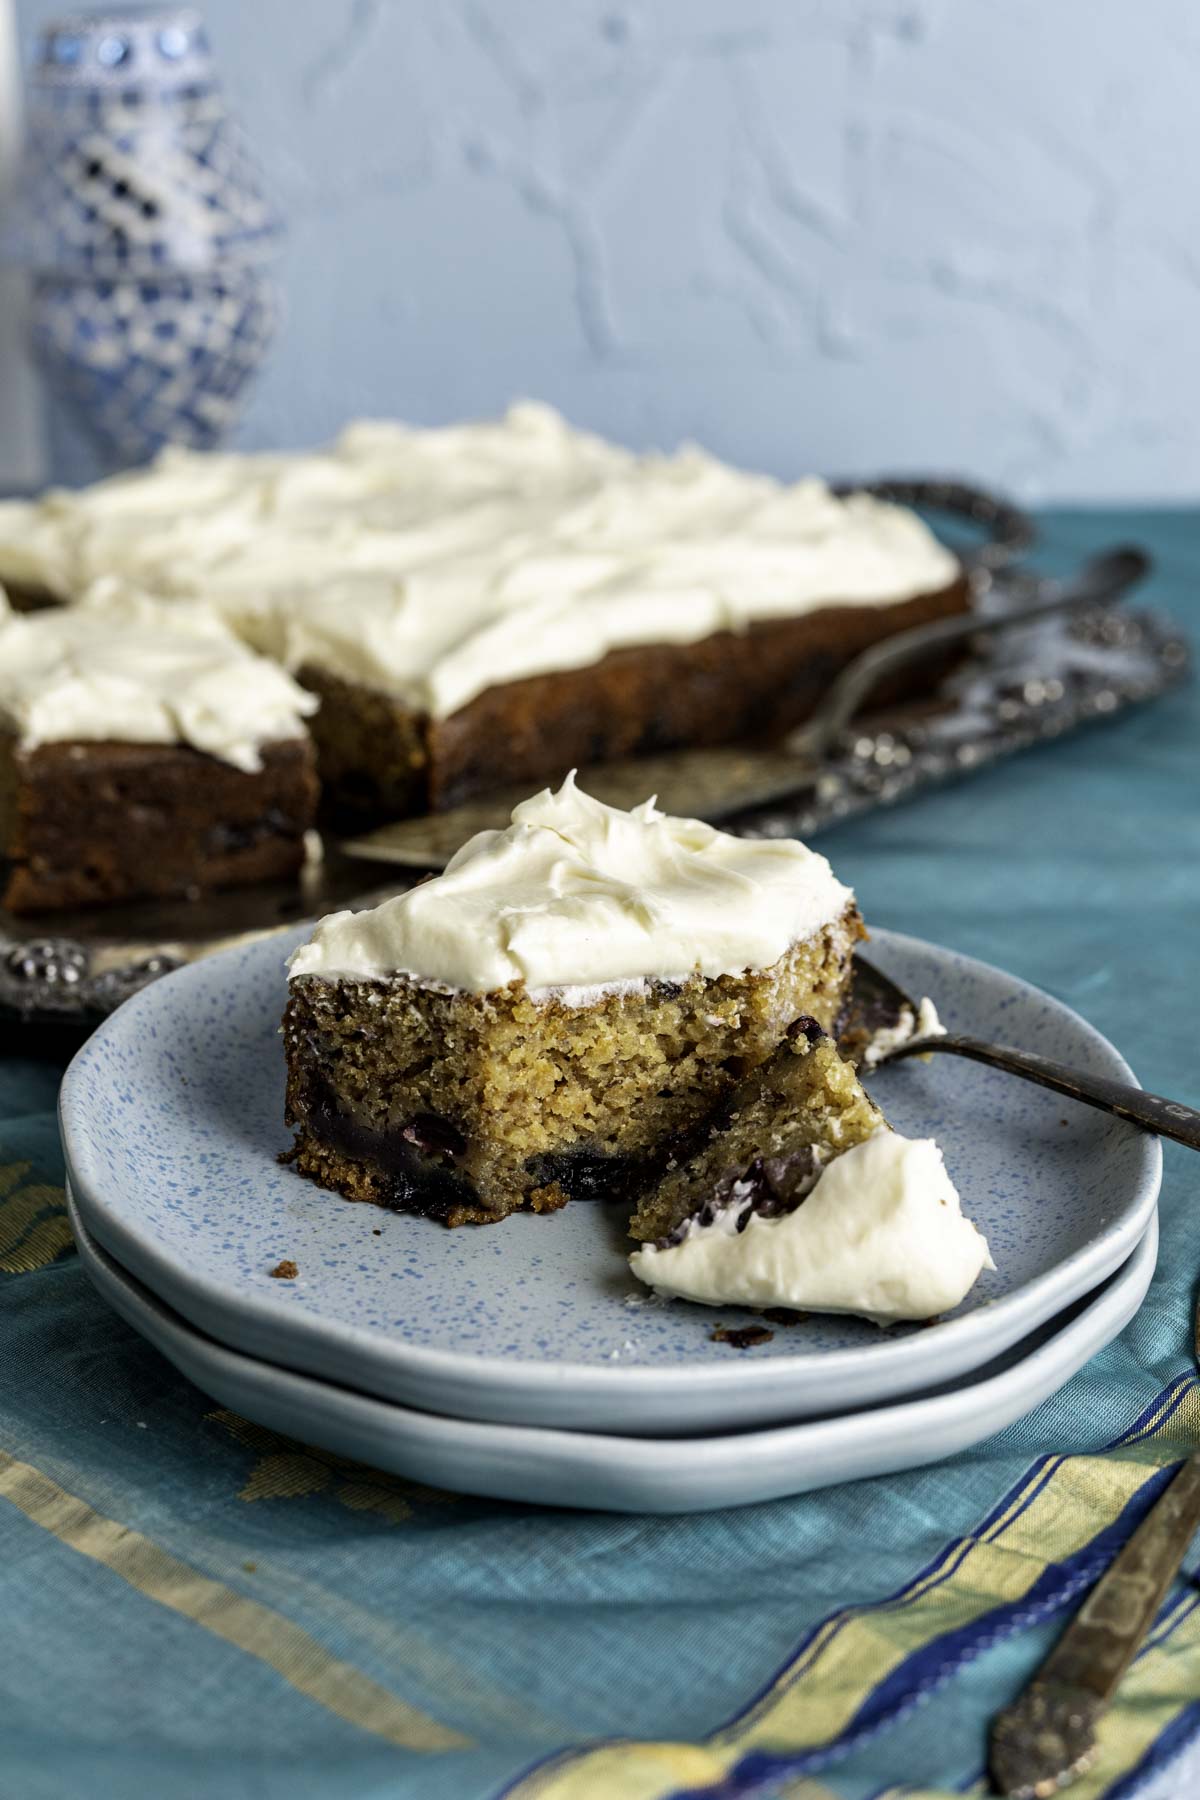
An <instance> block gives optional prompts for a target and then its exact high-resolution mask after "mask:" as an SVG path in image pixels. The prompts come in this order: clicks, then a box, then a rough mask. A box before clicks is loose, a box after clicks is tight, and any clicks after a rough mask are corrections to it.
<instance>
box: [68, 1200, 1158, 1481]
mask: <svg viewBox="0 0 1200 1800" xmlns="http://www.w3.org/2000/svg"><path fill="white" fill-rule="evenodd" d="M71 1223H72V1226H73V1227H74V1230H75V1237H76V1242H77V1243H78V1245H79V1255H80V1259H81V1261H82V1263H83V1266H84V1268H85V1269H86V1271H87V1273H88V1275H89V1277H90V1278H91V1280H92V1281H93V1283H94V1284H95V1286H96V1288H97V1289H98V1290H99V1292H100V1293H101V1294H102V1295H103V1296H104V1298H105V1299H106V1300H107V1301H108V1302H109V1304H110V1305H111V1306H112V1307H114V1308H115V1310H116V1311H117V1312H119V1313H120V1315H121V1317H122V1318H123V1319H124V1320H125V1322H126V1324H128V1325H132V1326H133V1329H134V1330H135V1331H139V1332H141V1334H142V1336H143V1337H145V1338H148V1339H149V1341H150V1342H151V1343H152V1344H154V1345H155V1346H156V1347H157V1348H158V1349H159V1350H161V1351H162V1353H163V1355H164V1356H165V1357H167V1358H168V1360H169V1361H170V1362H173V1363H174V1365H175V1367H176V1368H177V1369H179V1370H180V1371H181V1372H182V1373H183V1374H184V1375H186V1376H187V1377H188V1379H189V1380H190V1381H194V1382H195V1383H196V1386H197V1387H198V1388H202V1389H203V1391H204V1392H205V1393H206V1394H211V1395H212V1397H213V1398H214V1399H215V1400H219V1401H220V1402H221V1404H222V1406H228V1407H232V1409H233V1410H234V1411H235V1412H238V1413H241V1414H242V1415H243V1417H245V1418H248V1419H253V1420H255V1421H256V1423H257V1424H259V1425H267V1426H270V1427H271V1429H272V1430H274V1431H282V1432H285V1433H286V1434H287V1435H288V1436H289V1437H294V1438H300V1439H301V1440H302V1441H303V1442H304V1443H306V1444H319V1445H320V1446H321V1447H322V1449H325V1450H332V1451H333V1452H334V1453H335V1454H336V1455H338V1456H351V1457H354V1458H356V1460H357V1461H359V1462H366V1463H371V1464H373V1465H374V1466H375V1467H376V1468H379V1469H388V1470H390V1471H391V1473H392V1474H394V1475H407V1476H410V1477H415V1479H417V1480H418V1481H423V1482H426V1483H432V1484H433V1485H434V1486H435V1487H443V1488H451V1489H453V1490H455V1491H456V1492H459V1493H465V1494H489V1495H492V1496H493V1497H494V1498H496V1499H499V1500H527V1501H533V1502H535V1503H536V1504H539V1505H543V1506H582V1507H586V1508H588V1509H589V1510H591V1509H594V1508H596V1507H601V1508H604V1509H605V1510H607V1511H615V1512H662V1513H675V1512H702V1511H707V1510H708V1509H710V1508H712V1507H717V1506H744V1505H747V1504H748V1503H749V1502H751V1501H756V1500H775V1499H778V1498H779V1496H780V1495H781V1494H802V1493H807V1492H809V1491H810V1490H811V1489H813V1488H821V1487H829V1486H830V1485H831V1484H832V1483H833V1482H835V1481H857V1480H860V1479H861V1478H862V1477H863V1476H867V1475H888V1474H891V1473H892V1472H893V1471H894V1470H896V1469H913V1468H917V1467H919V1466H920V1465H921V1464H924V1463H931V1462H936V1461H937V1460H938V1459H939V1458H941V1457H943V1456H952V1455H954V1453H955V1452H956V1451H958V1450H965V1449H966V1448H967V1446H968V1445H970V1444H977V1443H979V1442H980V1441H981V1439H983V1438H985V1437H988V1436H990V1435H991V1433H992V1432H993V1431H999V1430H1001V1429H1002V1428H1003V1427H1004V1426H1005V1425H1011V1424H1012V1422H1013V1420H1014V1419H1018V1418H1020V1417H1021V1415H1022V1413H1026V1412H1028V1411H1029V1410H1030V1408H1031V1407H1034V1406H1036V1405H1037V1404H1038V1403H1039V1402H1040V1401H1042V1400H1044V1399H1046V1397H1047V1395H1049V1394H1052V1393H1054V1392H1055V1390H1056V1389H1058V1388H1060V1387H1061V1386H1062V1384H1063V1382H1064V1381H1067V1380H1068V1379H1069V1378H1070V1376H1072V1375H1073V1374H1074V1373H1075V1371H1076V1369H1079V1368H1082V1366H1083V1364H1084V1363H1085V1362H1086V1361H1087V1360H1088V1358H1089V1357H1090V1356H1095V1354H1096V1352H1097V1351H1098V1350H1101V1349H1103V1347H1104V1345H1105V1344H1107V1343H1110V1342H1111V1340H1112V1339H1113V1338H1114V1337H1116V1335H1117V1333H1118V1332H1119V1331H1120V1330H1121V1329H1122V1328H1123V1326H1125V1325H1126V1324H1127V1323H1128V1321H1129V1320H1130V1319H1131V1318H1132V1317H1133V1315H1134V1313H1135V1312H1136V1311H1137V1309H1138V1307H1139V1306H1140V1305H1141V1303H1142V1300H1143V1299H1144V1297H1145V1294H1146V1289H1147V1288H1148V1287H1149V1285H1150V1277H1151V1276H1152V1275H1153V1273H1154V1263H1155V1257H1156V1255H1157V1251H1158V1220H1157V1217H1155V1216H1153V1215H1152V1216H1151V1219H1150V1223H1149V1225H1148V1226H1147V1227H1146V1232H1145V1235H1144V1236H1143V1237H1142V1239H1141V1242H1140V1243H1139V1244H1138V1245H1137V1247H1136V1248H1135V1250H1134V1252H1133V1255H1132V1256H1131V1257H1130V1258H1129V1259H1128V1261H1127V1262H1125V1263H1123V1264H1122V1265H1121V1267H1120V1268H1119V1269H1118V1270H1117V1271H1116V1273H1115V1274H1113V1275H1110V1276H1109V1278H1108V1280H1107V1281H1104V1282H1102V1283H1101V1284H1100V1286H1099V1288H1097V1289H1096V1290H1095V1291H1094V1292H1093V1293H1090V1294H1088V1295H1086V1296H1085V1297H1084V1298H1083V1299H1082V1300H1077V1301H1076V1302H1075V1303H1074V1305H1072V1306H1069V1307H1068V1308H1067V1309H1066V1311H1065V1312H1063V1313H1061V1314H1059V1315H1058V1317H1056V1318H1055V1319H1053V1320H1051V1321H1050V1322H1049V1323H1048V1324H1045V1325H1041V1326H1039V1327H1038V1329H1037V1330H1036V1331H1035V1332H1033V1333H1032V1334H1031V1336H1029V1337H1028V1338H1023V1339H1022V1340H1021V1342H1020V1343H1019V1344H1018V1345H1015V1346H1013V1347H1011V1348H1010V1349H1009V1350H1007V1351H1006V1352H1005V1354H1004V1355H1003V1356H1001V1357H998V1358H997V1359H996V1360H994V1361H992V1362H989V1363H988V1364H987V1366H986V1367H985V1368H982V1369H980V1370H978V1371H976V1373H975V1374H973V1375H971V1376H969V1377H968V1378H967V1379H966V1380H964V1381H961V1382H958V1383H954V1384H950V1385H948V1386H943V1387H941V1388H940V1389H935V1390H933V1391H931V1392H928V1393H922V1394H919V1395H915V1396H912V1397H911V1398H905V1399H903V1400H901V1401H900V1402H899V1403H898V1404H897V1403H893V1404H891V1405H889V1406H881V1407H873V1408H871V1409H869V1410H868V1411H865V1412H853V1413H847V1414H845V1415H844V1416H842V1417H839V1418H833V1419H806V1420H804V1421H802V1422H801V1423H800V1424H795V1425H784V1426H782V1427H780V1426H774V1427H771V1428H770V1429H767V1430H752V1431H735V1432H729V1433H726V1434H724V1435H722V1436H717V1437H687V1438H659V1439H657V1440H653V1439H646V1438H644V1437H614V1436H611V1435H608V1434H601V1433H597V1432H590V1431H547V1430H545V1429H544V1428H534V1429H530V1428H529V1427H527V1426H517V1425H496V1424H485V1423H483V1422H482V1421H480V1420H478V1419H450V1418H443V1417H441V1416H440V1415H438V1414H436V1413H427V1412H416V1411H414V1410H413V1408H411V1407H407V1406H398V1405H397V1404H396V1403H395V1402H394V1401H387V1400H373V1399H371V1398H370V1396H369V1395H367V1394H360V1393H355V1392H354V1391H353V1390H352V1389H349V1388H343V1387H336V1386H334V1384H333V1383H332V1382H328V1381H317V1380H315V1379H314V1378H313V1377H312V1376H311V1375H298V1374H296V1373H295V1371H294V1370H291V1369H280V1368H276V1367H275V1365H274V1364H272V1363H268V1362H262V1361H260V1360H259V1359H258V1358H257V1357H252V1356H242V1355H241V1354H240V1353H239V1352H238V1351H236V1350H230V1349H228V1348H227V1347H226V1346H225V1345H224V1344H215V1343H214V1342H213V1340H212V1339H211V1338H207V1337H205V1336H204V1334H203V1333H202V1332H199V1331H196V1330H195V1329H194V1328H193V1327H192V1326H191V1325H189V1324H187V1322H186V1321H185V1320H183V1319H181V1318H180V1317H179V1314H178V1313H175V1312H172V1311H171V1310H170V1308H169V1307H166V1306H164V1305H163V1304H162V1302H161V1300H157V1299H155V1297H154V1295H152V1294H151V1293H149V1292H148V1290H147V1289H146V1288H144V1287H143V1286H142V1285H141V1283H140V1282H137V1281H135V1280H134V1279H133V1277H132V1276H131V1275H130V1274H129V1273H128V1272H127V1271H126V1270H125V1269H122V1268H121V1267H120V1266H119V1265H118V1264H117V1263H116V1262H115V1261H114V1260H113V1258H112V1257H110V1256H108V1255H107V1254H106V1253H105V1252H104V1251H103V1250H101V1249H100V1247H99V1245H98V1244H97V1243H96V1242H95V1240H94V1239H92V1238H90V1237H89V1235H88V1233H87V1231H86V1230H85V1228H84V1227H83V1226H82V1225H81V1223H80V1221H79V1217H78V1214H77V1213H76V1212H75V1211H74V1209H73V1208H72V1215H71Z"/></svg>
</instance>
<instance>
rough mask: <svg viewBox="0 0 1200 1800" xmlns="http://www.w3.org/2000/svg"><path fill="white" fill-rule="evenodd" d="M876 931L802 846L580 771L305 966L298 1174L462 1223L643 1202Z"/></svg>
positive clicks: (836, 1000)
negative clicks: (639, 797) (614, 796)
mask: <svg viewBox="0 0 1200 1800" xmlns="http://www.w3.org/2000/svg"><path fill="white" fill-rule="evenodd" d="M862 935H863V929H862V924H861V921H860V919H859V915H858V911H857V908H856V906H855V902H854V896H853V894H852V893H851V892H850V890H849V889H848V888H846V887H844V886H843V885H842V884H841V883H840V882H839V881H838V880H837V879H836V878H835V876H834V874H833V872H832V870H831V869H830V867H829V864H828V863H827V862H826V861H825V859H824V857H822V856H819V855H817V854H816V853H815V852H814V851H812V850H809V849H808V848H807V847H806V846H805V845H803V844H800V843H797V842H794V841H790V840H788V841H771V842H757V841H751V840H746V839H740V838H735V837H731V836H729V835H728V834H726V833H724V832H720V831H717V830H715V829H714V828H713V827H712V826H709V825H705V824H702V823H700V822H699V821H697V820H694V819H676V818H671V817H668V816H666V815H664V814H663V813H661V812H659V811H658V809H657V808H656V807H655V806H654V804H653V802H650V801H647V802H646V803H645V804H644V805H642V806H639V807H636V808H634V810H633V811H632V812H623V811H621V810H619V809H617V808H615V807H610V806H605V805H603V804H602V803H601V802H599V801H597V800H595V799H593V798H591V797H590V796H589V795H587V794H585V793H583V792H581V791H580V790H579V789H578V788H577V787H576V785H575V782H574V778H573V777H568V779H567V780H566V782H565V783H564V784H563V786H562V787H561V788H560V789H559V790H558V792H557V793H552V792H550V790H549V789H547V790H546V791H545V792H543V793H541V794H539V795H536V796H535V797H534V798H532V799H530V800H526V801H524V802H523V803H522V804H521V805H520V806H518V807H517V808H516V809H515V811H514V813H513V816H512V823H511V824H510V825H509V826H508V827H507V828H506V829H505V830H503V831H498V832H497V831H489V832H481V833H480V834H479V835H478V836H477V837H475V838H473V839H471V841H470V842H469V843H468V844H466V845H464V847H463V848H462V849H461V850H460V851H459V852H458V854H457V855H456V856H455V857H454V858H453V860H452V861H451V862H450V864H449V865H448V866H447V868H446V870H445V872H444V873H443V874H442V875H441V876H438V877H436V878H435V879H433V880H430V881H427V882H424V883H422V884H421V885H420V886H419V887H416V888H413V889H411V890H410V891H408V892H407V893H404V894H401V895H399V896H397V897H396V898H395V899H391V900H388V901H385V902H384V903H383V905H382V906H379V907H376V908H375V909H373V910H372V911H369V912H362V913H335V914H333V915H331V916H330V917H329V918H327V919H325V920H323V921H322V922H321V923H320V924H319V925H318V926H317V928H316V930H315V932H314V934H313V936H312V938H311V940H310V941H309V942H308V943H307V944H305V945H303V946H302V947H301V948H300V949H299V950H298V951H296V953H295V954H294V956H293V958H292V961H291V966H290V981H289V999H288V1004H287V1010H286V1012H285V1015H284V1026H283V1030H284V1043H285V1048H286V1054H287V1065H288V1084H287V1120H288V1123H289V1124H290V1125H292V1126H294V1127H295V1129H296V1139H295V1144H294V1147H293V1149H292V1151H291V1152H290V1156H291V1160H292V1161H293V1162H294V1164H295V1167H296V1168H297V1169H298V1170H299V1172H300V1173H301V1174H303V1175H306V1176H308V1177H310V1178H311V1179H313V1180H314V1181H316V1182H318V1183H319V1184H320V1185H321V1186H323V1187H327V1188H332V1189H334V1190H336V1191H337V1192H339V1193H341V1194H343V1195H345V1196H346V1197H347V1198H349V1199H355V1200H369V1201H373V1202H375V1203H376V1204H378V1205H382V1206H386V1207H390V1208H393V1209H396V1210H403V1211H412V1212H418V1213H424V1214H428V1215H430V1216H432V1217H434V1218H438V1219H441V1220H444V1221H445V1223H447V1224H448V1225H458V1224H462V1223H465V1222H478V1223H483V1222H487V1221H490V1220H495V1219H500V1218H503V1217H504V1216H505V1215H506V1214H508V1213H511V1212H513V1211H515V1210H517V1209H518V1208H521V1207H530V1208H532V1209H533V1210H535V1211H546V1210H550V1209H553V1208H556V1207H559V1206H562V1205H563V1204H564V1203H565V1202H566V1201H567V1200H569V1199H571V1198H577V1199H586V1198H592V1197H596V1198H599V1197H604V1198H610V1197H623V1196H624V1197H628V1198H629V1199H631V1200H632V1199H633V1197H634V1196H635V1195H636V1194H637V1193H638V1192H640V1191H642V1190H644V1189H645V1188H646V1186H647V1184H648V1183H649V1182H650V1181H651V1180H652V1179H653V1177H654V1176H655V1175H656V1174H657V1172H659V1171H660V1170H661V1169H662V1168H663V1166H664V1164H665V1163H666V1161H667V1159H668V1157H669V1154H670V1151H671V1148H672V1146H674V1145H677V1144H678V1143H679V1141H680V1138H681V1134H684V1133H686V1132H688V1131H689V1130H691V1129H693V1128H694V1127H696V1126H697V1125H698V1123H699V1122H700V1121H702V1120H703V1119H705V1118H706V1117H707V1116H708V1114H709V1113H710V1111H711V1109H712V1108H713V1106H714V1105H715V1104H716V1103H717V1102H718V1101H719V1100H720V1099H721V1098H722V1097H723V1096H725V1095H726V1094H728V1093H731V1092H732V1091H733V1090H735V1089H736V1088H737V1084H738V1083H739V1082H740V1081H742V1080H743V1079H744V1078H745V1077H746V1076H747V1075H748V1074H749V1072H750V1071H751V1070H753V1069H754V1068H756V1067H757V1066H758V1065H759V1064H761V1063H763V1062H765V1061H766V1059H767V1058H768V1057H769V1056H771V1054H772V1053H773V1052H774V1051H775V1049H776V1048H777V1046H778V1045H779V1044H780V1043H781V1041H782V1040H783V1039H784V1037H785V1035H786V1034H787V1033H788V1030H789V1028H790V1027H791V1026H792V1025H793V1024H794V1023H795V1022H796V1021H797V1020H800V1019H804V1020H806V1021H809V1022H810V1023H809V1026H808V1028H809V1029H813V1030H816V1031H824V1030H827V1029H829V1028H830V1027H831V1026H832V1023H833V1020H834V1018H835V1017H836V1015H837V1013H838V1011H839V1009H840V1007H841V1005H842V1002H843V999H844V997H845V994H846V990H847V986H848V982H849V977H850V969H851V958H852V953H853V948H854V944H855V942H856V940H857V939H858V938H859V937H861V936H862ZM802 1035H803V1034H802ZM805 1043H806V1044H807V1040H805ZM847 1073H849V1072H848V1071H847ZM851 1079H852V1077H851ZM867 1104H868V1105H869V1103H867ZM647 1216H648V1215H647Z"/></svg>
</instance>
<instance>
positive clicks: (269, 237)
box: [8, 7, 280, 463]
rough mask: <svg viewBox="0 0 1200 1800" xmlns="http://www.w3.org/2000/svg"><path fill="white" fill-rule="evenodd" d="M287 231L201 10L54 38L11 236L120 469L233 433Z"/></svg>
mask: <svg viewBox="0 0 1200 1800" xmlns="http://www.w3.org/2000/svg"><path fill="white" fill-rule="evenodd" d="M279 231H280V226H279V220H278V218H277V216H276V215H275V213H274V212H273V211H272V210H271V208H270V207H269V205H268V203H267V201H266V199H265V197H264V194H263V189H262V184H261V181H260V179H259V175H258V171H257V169H256V167H255V165H254V162H253V160H252V159H251V157H250V155H249V154H248V152H247V149H246V146H245V143H244V141H243V138H242V135H241V132H240V130H239V128H238V126H237V125H236V123H235V122H234V120H233V119H232V118H231V116H230V114H229V111H228V109H227V107H226V105H225V101H224V99H223V97H222V94H221V90H220V86H219V84H218V82H217V78H216V75H215V72H214V70H213V65H212V59H211V56H210V54H209V49H208V44H207V40H206V38H205V33H204V27H203V24H202V22H201V20H200V18H199V16H198V14H196V13H195V12H193V11H191V10H190V9H182V8H176V7H172V8H167V9H154V10H149V11H146V10H129V11H120V12H107V13H97V14H81V15H79V16H76V17H72V18H68V19H64V20H62V21H60V22H59V23H58V24H54V25H51V26H49V27H48V28H47V29H46V30H45V31H44V32H43V34H42V38H41V41H40V45H39V52H38V57H37V61H36V63H35V65H34V68H33V70H32V73H31V76H30V91H29V132H28V147H27V152H26V158H25V163H24V168H23V173H22V179H21V185H20V190H19V196H18V203H17V208H16V213H15V218H14V224H13V228H12V230H11V231H10V233H9V237H8V242H9V247H10V253H14V252H15V254H16V256H17V257H18V258H19V260H20V261H21V262H22V263H24V264H25V265H26V266H27V267H28V268H29V269H30V271H31V273H32V283H33V317H32V329H33V341H34V347H35V351H36V354H37V356H38V359H39V362H40V364H41V367H42V369H43V371H44V373H45V375H46V378H47V380H48V382H49V383H50V385H51V387H52V388H53V390H54V392H55V393H56V395H58V396H61V397H62V398H63V399H65V400H66V401H67V402H69V404H70V406H71V408H72V410H73V412H74V414H75V415H76V417H77V418H78V419H79V420H80V421H81V422H82V423H84V424H85V425H86V427H87V429H88V431H89V433H90V434H91V435H92V436H93V437H94V439H95V440H97V442H98V444H99V446H100V447H101V448H102V450H103V452H104V454H105V457H106V459H107V460H108V461H110V462H118V463H135V462H141V461H144V460H145V459H146V458H147V457H150V456H152V455H154V453H155V452H156V451H158V450H160V449H161V448H162V447H163V446H164V445H166V444H172V443H174V444H187V445H191V446H194V447H196V448H207V447H210V446H211V445H213V444H215V443H217V442H219V441H220V439H221V438H222V437H223V436H224V435H225V434H226V433H227V432H228V430H229V428H230V427H231V425H232V424H233V422H234V420H235V418H236V416H237V413H238V411H239V408H240V405H241V402H242V398H243V395H244V393H245V389H246V386H247V383H248V382H249V380H250V378H251V376H252V375H253V374H254V373H255V371H256V370H257V368H258V366H259V364H260V363H261V361H262V359H263V356H264V354H265V353H266V350H267V348H268V345H269V344H270V341H271V338H272V336H273V334H274V330H275V324H276V319H277V315H278V299H277V290H276V286H275V282H274V279H273V276H272V273H271V269H270V262H271V252H272V250H273V248H274V246H275V244H276V243H277V240H278V236H279Z"/></svg>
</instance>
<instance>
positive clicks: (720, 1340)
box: [711, 1325, 775, 1350]
mask: <svg viewBox="0 0 1200 1800" xmlns="http://www.w3.org/2000/svg"><path fill="white" fill-rule="evenodd" d="M711 1335H712V1341H713V1343H714V1344H729V1345H730V1346H731V1347H732V1348H733V1349H734V1350H752V1349H753V1348H754V1346H755V1345H756V1344H769V1343H770V1342H771V1339H772V1338H773V1337H774V1336H775V1333H774V1332H773V1331H768V1330H767V1328H766V1326H765V1325H737V1326H734V1325H714V1327H713V1329H712V1334H711Z"/></svg>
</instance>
